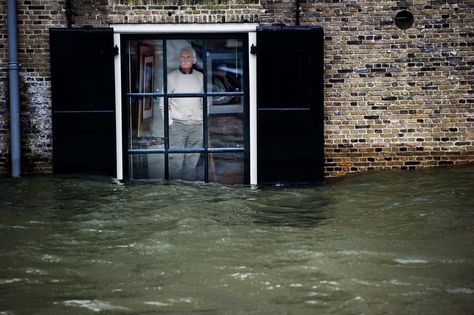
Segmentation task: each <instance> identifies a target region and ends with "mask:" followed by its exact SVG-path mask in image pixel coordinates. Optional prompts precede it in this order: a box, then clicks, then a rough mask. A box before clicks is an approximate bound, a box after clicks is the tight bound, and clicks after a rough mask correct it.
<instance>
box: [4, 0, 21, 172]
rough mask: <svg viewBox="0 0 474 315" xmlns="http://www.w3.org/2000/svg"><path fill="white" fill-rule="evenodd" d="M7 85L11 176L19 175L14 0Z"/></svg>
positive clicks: (13, 1) (13, 3)
mask: <svg viewBox="0 0 474 315" xmlns="http://www.w3.org/2000/svg"><path fill="white" fill-rule="evenodd" d="M7 18H8V20H7V28H8V83H9V84H8V87H9V93H10V94H9V97H10V147H11V150H10V151H11V152H10V153H11V154H10V155H11V164H12V171H11V175H12V177H20V176H21V139H20V137H21V136H20V84H19V81H20V80H19V68H20V66H19V63H18V47H17V42H18V38H17V30H16V28H17V21H16V0H8V2H7Z"/></svg>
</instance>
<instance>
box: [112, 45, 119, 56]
mask: <svg viewBox="0 0 474 315" xmlns="http://www.w3.org/2000/svg"><path fill="white" fill-rule="evenodd" d="M112 51H113V53H114V56H118V55H119V52H120V51H119V48H118V46H117V45H115V47H114V49H113V50H112Z"/></svg>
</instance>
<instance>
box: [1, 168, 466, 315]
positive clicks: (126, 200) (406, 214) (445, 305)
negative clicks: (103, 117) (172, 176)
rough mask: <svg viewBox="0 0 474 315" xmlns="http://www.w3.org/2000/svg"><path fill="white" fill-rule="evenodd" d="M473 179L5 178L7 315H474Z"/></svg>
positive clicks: (445, 175) (438, 173) (455, 171)
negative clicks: (242, 182)
mask: <svg viewBox="0 0 474 315" xmlns="http://www.w3.org/2000/svg"><path fill="white" fill-rule="evenodd" d="M473 245H474V167H473V166H467V167H455V168H441V169H430V170H420V171H412V172H408V171H384V172H369V173H365V174H360V175H354V176H348V177H345V178H341V179H336V180H329V181H328V182H327V183H326V184H324V185H321V186H316V187H298V188H285V187H278V188H270V187H265V188H262V187H259V188H256V187H249V186H245V187H228V186H220V185H213V184H202V183H169V184H163V183H159V182H154V183H132V184H125V185H117V184H114V183H111V182H110V181H108V180H107V179H106V178H99V177H53V176H44V177H29V178H21V179H1V180H0V314H1V315H13V314H15V315H16V314H48V315H49V314H97V313H100V314H161V313H165V314H183V313H199V314H397V315H398V314H405V315H406V314H424V315H426V314H473V313H474V246H473Z"/></svg>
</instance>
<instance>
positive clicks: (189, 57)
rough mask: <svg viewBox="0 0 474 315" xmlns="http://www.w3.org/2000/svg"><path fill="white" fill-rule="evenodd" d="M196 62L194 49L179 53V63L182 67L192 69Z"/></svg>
mask: <svg viewBox="0 0 474 315" xmlns="http://www.w3.org/2000/svg"><path fill="white" fill-rule="evenodd" d="M195 62H196V59H195V58H194V56H193V52H192V51H189V50H183V51H181V54H180V55H179V64H180V66H181V69H183V70H185V71H186V70H191V68H192V67H193V65H194V63H195Z"/></svg>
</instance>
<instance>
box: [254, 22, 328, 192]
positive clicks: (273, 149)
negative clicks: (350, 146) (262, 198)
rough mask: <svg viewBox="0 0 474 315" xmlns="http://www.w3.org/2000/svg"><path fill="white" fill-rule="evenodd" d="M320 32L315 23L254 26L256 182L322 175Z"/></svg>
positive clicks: (296, 181) (284, 181)
mask: <svg viewBox="0 0 474 315" xmlns="http://www.w3.org/2000/svg"><path fill="white" fill-rule="evenodd" d="M323 38H324V37H323V30H322V29H321V28H320V27H285V26H283V27H282V26H274V27H260V28H259V29H258V32H257V80H258V81H257V102H258V103H257V110H258V113H257V133H258V136H257V137H258V139H257V142H258V145H257V146H258V150H257V151H258V152H257V159H258V162H257V163H258V165H257V170H258V182H259V183H263V184H265V183H269V184H277V183H281V184H300V183H305V184H306V183H316V182H321V181H323V179H324V130H323V97H324V93H323V82H324V81H323V72H324V70H323V67H324V64H323V63H324V50H323Z"/></svg>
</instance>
